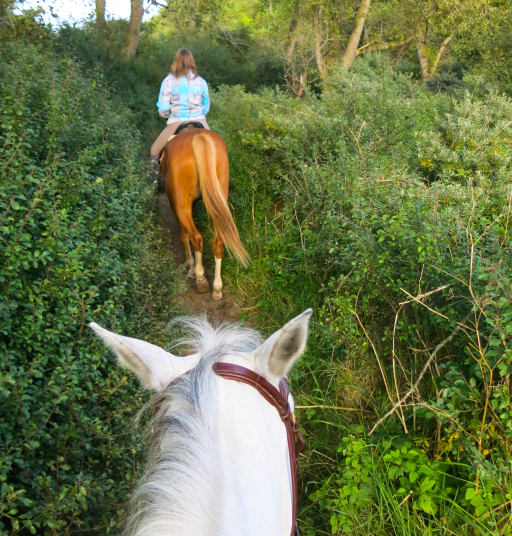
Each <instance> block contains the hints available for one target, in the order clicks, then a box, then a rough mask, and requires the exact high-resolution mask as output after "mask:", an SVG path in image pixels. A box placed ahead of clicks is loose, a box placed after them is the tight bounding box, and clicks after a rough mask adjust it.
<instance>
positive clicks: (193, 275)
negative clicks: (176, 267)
mask: <svg viewBox="0 0 512 536" xmlns="http://www.w3.org/2000/svg"><path fill="white" fill-rule="evenodd" d="M187 276H188V278H189V279H195V278H196V270H195V268H190V270H189V271H188V273H187Z"/></svg>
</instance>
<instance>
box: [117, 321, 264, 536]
mask: <svg viewBox="0 0 512 536" xmlns="http://www.w3.org/2000/svg"><path fill="white" fill-rule="evenodd" d="M181 322H183V323H184V324H185V325H186V326H187V327H188V328H190V329H191V330H192V331H193V333H194V337H193V338H191V339H189V340H185V341H181V342H182V343H184V344H186V345H187V346H188V347H189V348H193V350H194V352H197V353H198V354H199V355H200V357H199V361H198V364H197V366H196V367H195V368H193V369H192V370H191V371H190V372H189V373H188V374H184V375H182V376H180V377H179V378H178V379H177V380H176V381H173V382H171V383H170V384H169V385H168V386H167V387H166V388H165V389H163V390H162V391H161V392H159V393H157V394H155V395H154V397H153V399H152V401H151V404H150V405H149V406H148V407H154V408H155V410H154V413H153V417H152V419H151V422H150V425H149V427H148V451H147V467H146V469H145V472H144V474H143V476H142V478H141V481H140V482H139V485H138V488H137V490H136V491H135V493H134V495H133V497H132V499H131V507H130V514H129V517H128V518H127V521H126V525H125V530H124V535H125V536H149V535H151V536H169V535H178V534H179V535H181V536H198V535H204V536H209V535H217V534H221V533H222V532H221V531H222V527H221V526H220V524H221V520H220V516H219V510H220V508H219V505H218V504H217V503H216V501H215V500H212V498H215V497H216V496H217V495H218V490H219V488H220V487H221V483H220V480H221V475H219V474H218V471H219V466H218V460H217V449H216V447H215V444H214V423H213V420H214V419H213V413H214V410H215V403H214V400H213V398H214V373H213V371H212V365H213V363H215V362H217V361H219V360H220V359H221V358H222V357H224V356H226V355H229V356H230V358H233V360H236V358H237V356H240V357H243V356H244V355H247V354H249V353H251V352H254V351H255V350H256V349H257V348H258V347H259V346H261V344H262V338H261V336H260V335H259V333H257V332H256V331H254V330H251V329H248V328H245V327H242V326H240V325H234V326H233V325H231V326H226V325H221V326H220V327H213V326H211V325H210V324H209V323H208V322H207V321H206V320H204V319H203V320H197V319H182V320H181ZM263 404H266V402H264V401H263Z"/></svg>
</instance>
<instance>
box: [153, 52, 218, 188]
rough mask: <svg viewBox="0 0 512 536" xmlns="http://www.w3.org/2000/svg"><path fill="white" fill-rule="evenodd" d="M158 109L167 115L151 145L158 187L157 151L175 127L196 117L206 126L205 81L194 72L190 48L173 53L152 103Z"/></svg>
mask: <svg viewBox="0 0 512 536" xmlns="http://www.w3.org/2000/svg"><path fill="white" fill-rule="evenodd" d="M156 105H157V108H158V113H159V114H160V115H161V116H162V117H164V118H167V126H166V127H165V128H164V130H163V131H162V132H161V134H160V135H159V136H158V138H157V139H156V141H155V143H153V145H152V146H151V151H150V153H151V164H152V165H153V169H154V170H155V172H156V174H157V178H158V183H159V186H160V187H163V178H162V171H161V167H160V160H159V158H160V153H161V151H162V150H163V148H164V147H165V146H166V145H167V142H168V141H169V138H170V137H171V136H172V135H173V134H174V133H175V132H176V129H177V128H178V127H179V126H180V125H181V124H182V123H185V122H188V121H197V122H199V123H201V124H202V125H203V127H204V128H206V129H208V130H210V127H209V126H208V123H207V122H206V117H205V116H206V114H207V113H208V110H209V109H210V97H209V95H208V85H207V83H206V82H205V80H204V79H203V78H201V77H200V76H198V74H197V69H196V64H195V62H194V57H193V56H192V53H191V52H190V50H188V49H186V48H182V49H181V50H179V51H178V52H177V54H176V57H175V59H174V63H173V64H172V66H171V72H170V73H169V74H168V75H167V76H166V77H165V79H164V81H163V82H162V86H161V88H160V95H159V97H158V102H157V103H156Z"/></svg>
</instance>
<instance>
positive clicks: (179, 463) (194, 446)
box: [91, 309, 312, 536]
mask: <svg viewBox="0 0 512 536" xmlns="http://www.w3.org/2000/svg"><path fill="white" fill-rule="evenodd" d="M311 313H312V311H311V309H308V310H307V311H305V312H304V313H302V314H301V315H300V316H298V317H296V318H294V319H293V320H291V321H290V322H289V323H288V324H286V325H285V326H284V327H283V328H282V329H280V330H279V331H277V332H276V333H274V334H273V335H272V336H271V337H270V338H268V339H267V340H266V341H265V342H262V340H261V338H260V336H259V334H258V333H256V332H255V331H253V330H250V329H247V328H243V327H240V326H231V327H221V328H218V329H215V328H213V327H212V326H210V324H208V323H207V322H206V321H190V320H189V321H187V322H188V324H189V326H190V327H192V328H194V330H195V332H196V337H195V339H194V340H193V341H191V342H192V344H194V345H195V350H196V351H195V353H193V354H192V355H189V356H187V357H177V356H174V355H172V354H170V353H168V352H166V351H164V350H162V349H161V348H159V347H158V346H154V345H152V344H149V343H147V342H144V341H139V340H137V339H131V338H129V337H123V336H121V335H117V334H114V333H111V332H109V331H106V330H104V329H103V328H101V327H100V326H98V325H97V324H94V323H93V324H91V328H92V329H93V330H94V331H95V332H96V334H97V335H98V336H99V337H100V338H101V339H102V340H103V341H104V342H105V343H106V344H107V345H108V346H109V347H110V348H111V349H112V350H113V351H114V353H115V354H116V355H117V357H118V360H119V363H120V364H121V366H123V367H126V368H128V369H130V370H131V371H133V372H134V373H135V374H136V375H137V376H138V377H139V378H140V381H141V383H142V385H143V386H144V387H145V388H148V389H152V390H154V391H155V392H156V394H155V395H154V402H155V407H156V408H157V410H156V411H155V412H154V415H153V419H152V422H151V433H150V434H149V455H148V465H147V468H146V471H145V473H144V475H143V477H142V479H141V481H140V483H139V486H138V488H137V490H136V492H135V493H134V496H133V498H132V501H131V510H130V515H129V518H128V519H127V523H126V530H125V534H126V536H178V535H179V536H289V534H290V531H291V525H292V489H291V468H290V457H289V451H288V440H287V435H286V429H285V426H284V425H283V423H282V421H281V418H280V416H279V414H278V411H277V410H276V409H275V407H273V406H272V405H271V404H269V403H268V402H267V401H266V400H265V399H264V398H263V396H262V395H261V394H260V393H259V392H258V391H257V390H256V389H254V388H253V387H251V386H249V385H246V384H244V383H239V382H237V381H230V380H228V379H225V378H222V377H220V376H218V375H216V374H214V373H213V371H212V365H213V364H214V363H216V362H224V363H233V364H236V365H241V366H243V367H245V368H248V369H250V370H252V371H254V372H256V373H257V374H259V375H260V376H263V377H264V378H265V379H266V380H268V381H269V382H270V383H271V384H272V385H274V386H275V387H278V385H279V382H280V380H281V378H283V377H285V376H286V375H287V374H288V372H289V371H290V369H291V368H292V366H293V364H294V363H295V361H296V360H297V359H298V358H299V357H300V356H301V355H302V353H303V352H304V348H305V346H306V338H307V330H308V324H309V319H310V317H311ZM187 372H188V373H187ZM185 373H187V374H185ZM177 378H179V380H178V381H174V380H176V379H177ZM289 403H290V406H291V407H292V409H293V400H292V399H291V396H290V400H289Z"/></svg>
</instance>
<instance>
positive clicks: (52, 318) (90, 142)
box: [0, 27, 177, 535]
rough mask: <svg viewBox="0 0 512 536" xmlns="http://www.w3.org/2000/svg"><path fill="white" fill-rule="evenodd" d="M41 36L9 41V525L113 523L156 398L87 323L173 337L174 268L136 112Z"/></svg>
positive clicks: (0, 480) (2, 163) (1, 213)
mask: <svg viewBox="0 0 512 536" xmlns="http://www.w3.org/2000/svg"><path fill="white" fill-rule="evenodd" d="M19 29H20V27H18V30H19ZM41 32H42V35H45V34H44V31H43V30H41ZM31 41H34V39H30V36H28V38H23V37H18V38H14V37H13V36H11V38H10V39H8V40H6V41H5V42H3V43H2V49H1V52H0V70H1V72H2V76H1V77H0V102H2V105H1V118H0V259H1V260H0V407H1V408H2V410H1V415H0V442H1V451H2V455H1V458H0V534H2V535H7V534H17V533H20V534H28V533H32V534H47V535H56V534H59V535H61V534H70V533H71V532H76V531H77V530H81V531H84V530H85V531H87V530H88V529H95V533H98V534H99V533H101V534H107V533H109V532H110V531H111V530H112V529H114V528H116V527H118V526H119V524H120V520H121V519H122V517H123V512H124V506H125V502H126V499H127V497H128V496H129V494H130V492H131V490H132V489H133V486H134V482H135V481H136V479H137V477H138V474H139V471H140V469H141V443H142V441H141V436H140V433H139V432H132V431H131V424H132V421H133V419H134V417H135V415H136V413H137V411H138V409H140V408H141V407H142V405H143V403H144V401H145V400H146V395H145V394H143V393H142V391H141V390H140V389H139V387H138V385H137V382H136V381H133V379H132V378H128V377H127V376H126V375H125V374H124V372H121V371H120V370H119V368H118V367H117V366H116V364H115V362H114V360H113V359H112V357H111V356H110V355H109V354H108V352H106V351H105V350H104V348H102V346H101V345H100V344H98V343H97V342H96V341H95V340H94V338H93V337H92V336H91V334H90V330H89V329H88V327H87V325H88V323H89V322H90V321H95V322H98V323H99V324H100V325H103V326H105V327H107V328H108V329H111V330H116V331H118V332H122V333H127V334H130V335H131V336H137V337H140V338H145V337H150V339H151V340H152V341H155V340H160V341H161V342H162V343H163V342H164V341H163V327H164V325H165V320H166V319H168V318H169V315H172V314H174V313H175V312H176V310H177V309H176V307H177V305H176V290H177V289H176V281H177V278H176V273H175V268H174V267H173V265H172V264H171V261H170V259H169V258H168V256H167V255H166V254H165V252H164V251H163V250H161V248H160V247H159V238H158V235H157V234H156V233H155V232H154V231H153V230H152V225H153V223H152V221H151V215H150V211H149V210H148V203H149V201H150V199H151V198H152V196H153V189H152V186H151V182H150V181H149V180H148V178H149V176H148V173H149V172H148V170H147V167H146V166H145V165H144V164H143V162H144V160H143V158H142V156H141V154H142V153H141V146H140V135H139V133H138V132H137V131H136V130H134V128H133V118H132V116H131V114H130V113H129V112H127V111H126V110H125V109H123V108H122V107H121V106H120V105H119V103H117V104H114V103H113V101H112V100H111V98H110V96H109V88H108V87H107V86H106V85H105V84H104V83H103V80H102V77H101V74H100V72H99V71H98V72H89V73H85V72H84V71H83V70H82V68H81V67H80V65H79V64H77V63H76V62H75V61H74V60H73V59H70V58H66V57H62V56H58V55H56V54H55V53H54V52H53V51H52V48H51V43H50V44H48V42H47V41H46V40H45V39H43V40H41V41H39V42H43V41H44V42H43V43H42V44H32V43H31ZM35 41H36V43H39V42H38V41H37V40H35Z"/></svg>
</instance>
